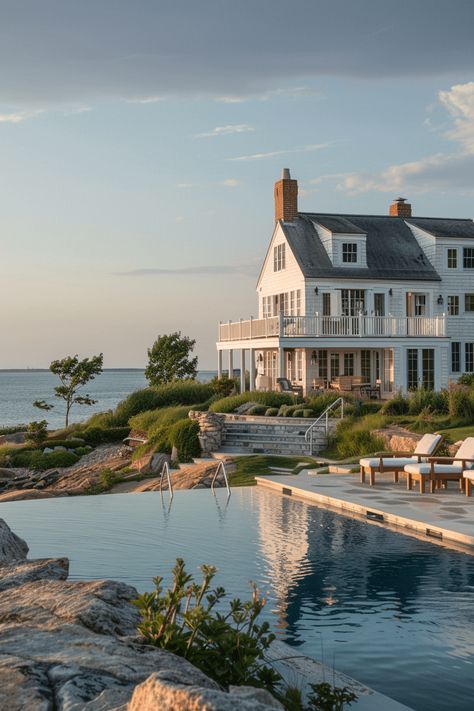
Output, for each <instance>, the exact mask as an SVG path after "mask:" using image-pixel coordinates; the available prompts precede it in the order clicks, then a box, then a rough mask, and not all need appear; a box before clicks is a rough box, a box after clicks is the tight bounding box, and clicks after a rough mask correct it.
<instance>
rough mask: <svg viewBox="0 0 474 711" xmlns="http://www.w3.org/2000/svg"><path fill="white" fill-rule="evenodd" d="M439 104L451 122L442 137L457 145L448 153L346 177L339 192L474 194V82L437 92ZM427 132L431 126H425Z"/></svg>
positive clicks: (350, 174)
mask: <svg viewBox="0 0 474 711" xmlns="http://www.w3.org/2000/svg"><path fill="white" fill-rule="evenodd" d="M438 101H439V103H440V104H441V105H442V106H444V108H445V109H446V110H447V111H448V113H449V115H450V116H451V118H452V121H453V123H452V125H451V127H449V129H448V130H446V131H445V133H444V135H445V137H446V138H448V139H449V140H451V141H453V143H454V144H455V145H456V150H454V151H452V152H450V153H435V154H434V155H429V156H424V157H422V158H420V159H418V160H414V161H409V162H407V163H396V164H393V165H389V166H387V167H386V168H384V169H383V170H381V171H379V172H378V173H372V174H371V173H348V174H346V175H345V176H333V177H338V178H339V177H341V178H342V180H341V181H340V182H339V183H338V185H337V188H338V189H339V190H344V191H347V192H349V193H351V194H357V193H361V192H367V191H377V192H400V193H402V192H412V193H425V192H429V191H432V190H438V191H441V192H447V191H450V190H457V191H462V192H463V193H464V194H473V193H474V82H467V83H466V84H455V85H454V86H452V87H451V88H450V89H449V90H445V91H440V92H438ZM427 128H428V130H430V129H431V125H430V124H428V125H427Z"/></svg>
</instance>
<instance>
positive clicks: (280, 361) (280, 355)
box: [278, 348, 285, 378]
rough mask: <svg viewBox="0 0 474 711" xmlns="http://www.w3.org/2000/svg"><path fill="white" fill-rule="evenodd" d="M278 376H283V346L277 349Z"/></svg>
mask: <svg viewBox="0 0 474 711" xmlns="http://www.w3.org/2000/svg"><path fill="white" fill-rule="evenodd" d="M278 377H279V378H284V377H285V350H284V349H283V348H279V349H278Z"/></svg>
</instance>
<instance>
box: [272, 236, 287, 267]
mask: <svg viewBox="0 0 474 711" xmlns="http://www.w3.org/2000/svg"><path fill="white" fill-rule="evenodd" d="M283 269H286V244H285V242H281V243H280V244H276V245H275V246H274V247H273V271H274V272H281V271H282V270H283Z"/></svg>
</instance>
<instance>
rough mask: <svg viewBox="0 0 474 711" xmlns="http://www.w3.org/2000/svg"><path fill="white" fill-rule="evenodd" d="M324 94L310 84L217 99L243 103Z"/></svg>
mask: <svg viewBox="0 0 474 711" xmlns="http://www.w3.org/2000/svg"><path fill="white" fill-rule="evenodd" d="M322 95H323V94H322V92H321V91H319V90H317V89H313V88H311V87H309V86H290V87H282V88H279V89H268V90H266V91H264V92H262V93H260V94H249V95H247V96H218V97H217V98H216V101H219V102H221V103H223V104H241V103H243V102H244V101H251V100H254V101H270V100H271V99H300V98H314V97H321V96H322Z"/></svg>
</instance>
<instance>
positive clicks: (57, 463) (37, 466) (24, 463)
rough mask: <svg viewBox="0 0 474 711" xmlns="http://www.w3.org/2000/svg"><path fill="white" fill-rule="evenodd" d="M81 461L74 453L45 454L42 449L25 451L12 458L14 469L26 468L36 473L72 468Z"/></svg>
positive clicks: (61, 451)
mask: <svg viewBox="0 0 474 711" xmlns="http://www.w3.org/2000/svg"><path fill="white" fill-rule="evenodd" d="M78 461H79V457H78V456H77V455H76V454H74V452H70V451H68V452H65V451H63V450H60V451H59V452H48V453H47V454H43V452H42V451H41V450H40V449H33V450H31V449H30V450H25V451H23V452H19V453H18V454H16V455H14V456H13V457H12V464H13V466H14V467H25V468H26V469H33V470H35V471H45V470H46V469H55V468H56V467H70V466H72V465H73V464H76V462H78Z"/></svg>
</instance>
